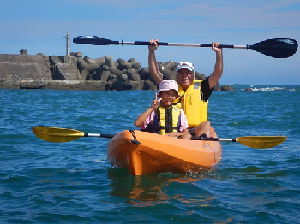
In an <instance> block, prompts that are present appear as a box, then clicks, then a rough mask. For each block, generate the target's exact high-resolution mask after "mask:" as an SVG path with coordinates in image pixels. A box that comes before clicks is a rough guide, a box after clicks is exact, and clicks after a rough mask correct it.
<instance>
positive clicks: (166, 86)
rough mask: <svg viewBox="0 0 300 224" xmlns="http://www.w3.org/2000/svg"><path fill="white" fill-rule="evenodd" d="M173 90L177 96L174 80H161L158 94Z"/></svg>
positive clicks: (176, 85) (176, 86)
mask: <svg viewBox="0 0 300 224" xmlns="http://www.w3.org/2000/svg"><path fill="white" fill-rule="evenodd" d="M171 89H174V90H175V91H176V92H177V94H178V84H177V82H176V81H175V80H163V81H161V82H160V84H159V92H162V91H170V90H171Z"/></svg>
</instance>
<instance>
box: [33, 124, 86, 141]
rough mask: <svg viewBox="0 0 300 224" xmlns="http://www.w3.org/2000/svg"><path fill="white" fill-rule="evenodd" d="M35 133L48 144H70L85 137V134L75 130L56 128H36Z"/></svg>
mask: <svg viewBox="0 0 300 224" xmlns="http://www.w3.org/2000/svg"><path fill="white" fill-rule="evenodd" d="M32 130H33V133H34V134H35V135H36V136H37V137H38V138H40V139H43V140H45V141H48V142H69V141H73V140H75V139H78V138H81V137H84V133H83V132H81V131H78V130H75V129H67V128H56V127H34V128H33V129H32Z"/></svg>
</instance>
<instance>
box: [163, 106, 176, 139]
mask: <svg viewBox="0 0 300 224" xmlns="http://www.w3.org/2000/svg"><path fill="white" fill-rule="evenodd" d="M158 111H159V113H158V115H159V134H161V135H165V134H166V133H170V132H178V128H179V127H178V121H179V116H180V113H181V111H180V108H177V107H175V106H171V107H169V108H167V109H165V108H164V107H161V106H159V108H158Z"/></svg>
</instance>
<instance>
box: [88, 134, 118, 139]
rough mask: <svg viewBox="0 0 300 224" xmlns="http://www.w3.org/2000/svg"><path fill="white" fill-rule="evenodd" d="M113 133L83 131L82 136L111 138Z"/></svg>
mask: <svg viewBox="0 0 300 224" xmlns="http://www.w3.org/2000/svg"><path fill="white" fill-rule="evenodd" d="M114 136H115V134H100V133H84V135H83V137H96V138H113V137H114Z"/></svg>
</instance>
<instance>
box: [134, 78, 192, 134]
mask: <svg viewBox="0 0 300 224" xmlns="http://www.w3.org/2000/svg"><path fill="white" fill-rule="evenodd" d="M157 96H158V97H159V99H157ZM178 97H179V95H178V85H177V82H176V81H174V80H163V81H162V82H161V83H160V84H159V93H158V95H157V93H155V98H154V100H153V101H152V103H151V107H150V108H148V109H147V110H146V111H145V112H144V113H142V114H141V115H140V116H139V117H138V118H137V119H136V121H135V126H136V127H141V129H142V131H146V132H152V133H159V134H161V135H164V134H166V135H168V136H170V137H178V138H184V139H190V138H191V136H190V134H189V131H188V128H189V126H188V121H187V119H186V116H185V114H184V111H183V110H182V109H180V108H178V107H176V106H174V105H172V103H173V102H174V101H175V100H176V99H177V98H178Z"/></svg>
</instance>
